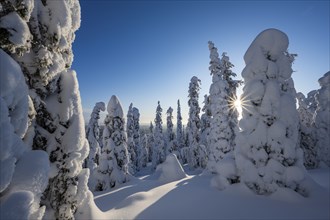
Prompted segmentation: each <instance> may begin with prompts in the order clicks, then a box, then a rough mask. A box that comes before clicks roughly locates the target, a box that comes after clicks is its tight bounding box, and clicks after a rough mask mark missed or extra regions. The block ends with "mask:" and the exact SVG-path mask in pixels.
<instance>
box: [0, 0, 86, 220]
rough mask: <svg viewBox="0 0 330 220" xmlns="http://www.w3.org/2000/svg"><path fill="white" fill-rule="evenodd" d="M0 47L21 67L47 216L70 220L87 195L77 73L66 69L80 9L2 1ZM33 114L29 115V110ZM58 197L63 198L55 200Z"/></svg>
mask: <svg viewBox="0 0 330 220" xmlns="http://www.w3.org/2000/svg"><path fill="white" fill-rule="evenodd" d="M1 9H2V10H1V15H2V16H1V19H0V27H1V36H2V37H1V45H2V46H3V47H2V48H3V49H4V51H5V52H6V53H8V54H9V55H10V56H11V57H13V58H14V59H15V61H16V62H17V63H18V64H19V65H20V67H21V70H22V71H23V74H24V76H25V80H26V84H27V85H28V88H29V96H30V99H31V100H32V102H30V103H31V104H33V105H31V108H30V109H35V111H36V114H35V119H33V114H29V128H28V132H27V134H28V137H25V141H26V143H27V145H28V147H30V148H33V149H40V150H44V151H45V152H47V154H48V155H49V160H50V162H51V164H50V167H51V173H50V174H49V184H48V186H47V189H46V190H45V192H44V193H43V196H42V197H41V202H40V205H46V212H45V216H44V217H45V218H61V219H73V218H75V217H78V216H81V215H82V213H86V212H88V209H82V207H83V206H84V204H86V202H87V201H90V198H91V194H90V192H89V191H88V188H87V180H88V170H82V164H83V161H84V159H85V158H86V157H87V155H88V143H87V141H86V138H85V128H84V121H83V116H82V108H81V101H80V93H79V89H78V82H77V78H76V73H75V72H74V71H72V70H70V67H71V64H72V61H73V54H72V43H73V41H74V38H75V34H74V33H75V31H76V30H77V29H78V28H79V26H80V6H79V2H78V1H77V0H71V1H49V0H48V1H42V2H40V1H36V0H35V1H33V0H30V1H24V3H23V2H22V4H18V3H17V4H16V2H14V1H5V2H1ZM30 112H31V113H32V112H33V111H30ZM58 195H61V196H58Z"/></svg>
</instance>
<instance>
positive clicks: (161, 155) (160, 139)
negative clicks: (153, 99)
mask: <svg viewBox="0 0 330 220" xmlns="http://www.w3.org/2000/svg"><path fill="white" fill-rule="evenodd" d="M162 111H163V109H162V108H161V106H160V102H159V101H158V106H157V109H156V118H155V129H154V147H153V154H152V164H153V167H154V168H155V169H156V167H157V165H158V164H160V163H163V162H164V161H165V157H166V156H165V141H164V135H163V127H162V124H163V121H162Z"/></svg>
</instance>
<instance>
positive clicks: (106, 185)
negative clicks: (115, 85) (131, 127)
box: [95, 95, 129, 191]
mask: <svg viewBox="0 0 330 220" xmlns="http://www.w3.org/2000/svg"><path fill="white" fill-rule="evenodd" d="M107 111H108V114H107V116H106V118H105V119H104V126H105V127H104V130H103V148H102V153H101V156H100V160H99V167H98V170H97V176H96V179H97V184H96V188H95V190H96V191H105V190H109V189H110V188H112V187H115V186H117V185H119V184H122V183H125V182H126V181H128V180H129V174H128V161H129V158H128V151H127V142H126V132H125V128H124V126H125V120H124V113H123V108H122V105H121V104H120V101H119V99H118V98H117V96H114V95H113V96H111V98H110V101H109V103H108V106H107Z"/></svg>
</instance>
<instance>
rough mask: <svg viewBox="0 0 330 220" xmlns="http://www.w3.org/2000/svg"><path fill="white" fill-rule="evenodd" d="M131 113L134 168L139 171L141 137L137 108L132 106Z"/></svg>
mask: <svg viewBox="0 0 330 220" xmlns="http://www.w3.org/2000/svg"><path fill="white" fill-rule="evenodd" d="M132 113H133V125H134V126H133V140H134V146H135V148H134V151H135V155H136V162H135V165H136V170H137V171H139V169H140V168H141V165H140V161H139V159H140V158H141V157H142V154H143V152H142V151H143V146H142V145H141V139H140V112H139V109H137V108H135V107H133V110H132Z"/></svg>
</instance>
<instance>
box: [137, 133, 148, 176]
mask: <svg viewBox="0 0 330 220" xmlns="http://www.w3.org/2000/svg"><path fill="white" fill-rule="evenodd" d="M140 146H141V150H140V153H139V159H138V168H139V170H141V168H143V167H146V166H147V164H148V162H149V155H148V136H147V135H146V134H144V135H143V136H142V137H141V142H140Z"/></svg>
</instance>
